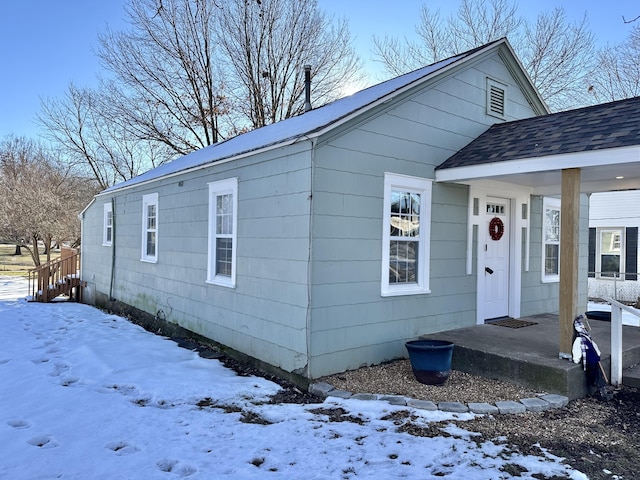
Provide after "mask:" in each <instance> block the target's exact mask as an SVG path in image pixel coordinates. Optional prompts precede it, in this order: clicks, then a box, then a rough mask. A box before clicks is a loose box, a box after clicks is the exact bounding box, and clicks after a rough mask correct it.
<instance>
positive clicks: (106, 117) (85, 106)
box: [38, 84, 170, 189]
mask: <svg viewBox="0 0 640 480" xmlns="http://www.w3.org/2000/svg"><path fill="white" fill-rule="evenodd" d="M38 118H39V122H40V124H41V125H42V126H43V127H44V130H45V135H46V136H47V137H48V138H49V139H50V140H52V141H53V142H54V144H55V145H57V146H58V148H59V152H60V153H61V154H63V155H64V156H65V158H66V159H67V164H68V165H69V166H71V167H72V169H73V171H74V172H76V173H77V174H78V175H81V176H84V177H87V176H89V177H93V178H95V180H96V181H97V182H98V185H99V186H100V188H102V189H105V188H107V187H109V186H111V185H113V184H114V183H116V182H119V181H124V180H128V179H130V178H132V177H135V176H136V175H139V174H140V173H143V172H144V171H146V170H148V169H149V168H153V167H155V166H158V165H160V164H162V163H163V162H165V161H167V160H169V159H170V153H169V152H167V151H166V149H162V148H160V147H159V146H158V144H157V143H154V142H150V141H147V140H143V139H139V138H136V137H135V136H134V135H133V134H132V133H131V131H129V130H128V129H127V128H126V127H125V126H123V124H122V123H121V122H119V121H117V120H118V119H117V118H114V117H112V116H110V108H109V99H108V98H107V97H105V95H104V94H102V93H101V92H96V91H93V90H90V89H86V88H79V87H77V86H75V85H73V84H70V85H69V88H68V90H67V92H66V94H65V96H64V97H62V98H58V99H47V100H42V101H41V112H40V114H39V116H38Z"/></svg>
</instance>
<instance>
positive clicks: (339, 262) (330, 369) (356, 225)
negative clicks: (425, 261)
mask: <svg viewBox="0 0 640 480" xmlns="http://www.w3.org/2000/svg"><path fill="white" fill-rule="evenodd" d="M487 77H491V78H492V79H493V80H495V81H498V82H501V83H503V84H505V85H507V86H508V93H507V106H506V118H505V119H506V120H513V119H518V118H523V117H529V116H532V115H534V110H533V108H532V107H531V106H530V105H529V103H528V101H527V99H526V97H525V95H524V94H523V93H522V92H521V90H520V87H519V85H518V84H517V82H516V81H515V80H514V79H513V77H512V76H511V73H510V70H509V69H508V68H507V67H506V66H505V64H504V63H503V61H502V57H501V56H500V54H499V53H498V52H497V51H493V53H491V54H488V55H485V56H483V57H479V58H475V59H474V60H473V61H469V62H466V63H464V64H463V65H461V66H458V67H455V68H452V69H451V70H450V71H448V72H447V73H446V74H442V75H434V76H433V77H432V78H430V79H429V80H428V81H427V82H426V83H424V84H422V85H419V86H416V87H414V88H413V90H411V89H409V90H406V91H403V92H402V93H398V95H397V96H396V97H395V98H393V99H390V100H389V101H388V102H386V103H384V104H380V105H377V106H374V107H373V108H369V109H364V111H362V112H360V113H359V114H358V115H356V116H354V117H353V118H351V119H349V120H345V121H344V123H341V124H339V125H337V124H336V125H335V126H333V128H329V129H327V130H326V131H325V132H324V134H317V135H316V133H315V132H314V134H313V135H310V138H309V139H304V140H300V139H299V140H298V141H297V142H296V143H292V144H290V145H287V146H285V147H282V148H278V149H274V150H269V151H267V152H262V153H256V154H254V155H248V156H245V157H242V158H236V159H232V160H230V161H227V162H220V163H218V164H211V165H209V166H206V167H204V168H199V169H197V170H195V171H191V172H185V173H182V174H176V175H173V176H170V177H162V178H159V179H156V180H154V181H151V182H149V183H146V184H140V185H137V186H133V187H130V188H127V189H121V190H117V191H116V192H115V193H113V195H108V194H103V195H100V196H98V197H97V198H96V201H95V202H94V203H93V204H92V205H91V206H90V207H88V209H87V210H86V211H85V213H84V219H83V228H84V231H83V242H82V252H83V257H82V258H83V273H82V274H83V280H85V281H86V282H87V285H88V287H87V289H86V297H85V298H86V299H87V300H88V301H89V302H92V301H96V300H97V299H98V297H100V296H102V297H104V296H106V295H109V293H110V289H111V284H113V289H112V294H113V297H114V298H115V299H117V300H119V301H121V302H124V303H126V304H130V305H133V306H134V307H137V308H139V309H141V310H144V311H146V312H149V313H150V314H152V315H157V316H158V317H160V318H165V319H166V320H168V321H170V322H174V323H177V324H179V325H181V326H183V327H185V328H187V329H189V330H192V331H194V332H196V333H198V334H201V335H204V336H206V337H209V338H211V339H213V340H215V341H217V342H220V343H222V344H224V345H227V346H229V347H231V348H233V349H235V350H238V351H240V352H242V353H244V354H247V355H250V356H252V357H255V358H257V359H259V360H262V361H264V362H267V363H269V364H272V365H274V366H276V367H278V368H280V369H283V370H285V371H287V372H295V373H299V374H302V375H304V376H308V377H310V378H317V377H320V376H322V375H327V374H331V373H335V372H339V371H344V370H347V369H353V368H357V367H359V366H361V365H363V364H375V363H380V362H382V361H385V360H390V359H394V358H398V357H403V356H405V355H406V351H405V348H404V342H405V341H406V340H409V339H413V338H416V337H418V336H419V335H422V334H427V333H434V332H438V331H442V330H447V329H452V328H458V327H464V326H469V325H473V324H475V322H476V301H477V299H476V289H477V281H476V275H475V274H471V275H469V274H467V272H466V255H467V224H468V205H467V202H468V187H466V186H463V185H455V184H434V185H433V190H432V202H431V208H430V212H429V213H430V217H431V218H430V222H431V237H430V238H429V239H427V241H428V242H429V245H430V258H429V264H430V275H429V287H430V293H421V294H417V295H405V296H382V294H381V275H382V251H383V245H382V238H383V232H382V225H383V200H384V175H385V172H387V173H393V174H400V175H408V176H414V177H421V178H426V179H434V177H435V175H434V170H435V167H436V166H438V165H440V164H441V163H442V162H444V161H445V160H446V159H447V158H449V157H450V156H451V155H452V154H454V153H455V152H457V151H458V150H459V149H461V148H462V147H464V146H465V145H467V144H468V143H469V142H471V141H472V140H473V139H474V138H476V137H477V136H478V135H479V134H481V133H482V132H484V131H485V130H486V129H487V128H489V127H490V126H491V125H492V124H493V123H495V122H497V121H501V120H498V119H496V118H495V117H492V116H489V115H487V113H486V85H487ZM341 121H342V119H341ZM231 177H236V178H237V179H238V225H237V245H236V246H237V278H236V287H235V288H228V287H223V286H217V285H211V284H208V283H207V282H206V279H207V261H208V256H207V242H208V227H209V225H208V183H209V182H214V181H219V180H224V179H227V178H231ZM150 193H157V194H158V244H157V249H158V261H157V263H148V262H141V261H140V257H141V228H142V227H141V221H142V211H141V210H142V203H141V202H142V196H143V195H145V194H150ZM112 197H113V198H114V199H115V208H114V223H115V249H112V248H111V247H103V246H102V216H103V204H104V202H109V201H111V198H112ZM537 208H538V210H537V211H535V209H534V208H532V240H533V239H534V238H536V237H535V235H536V230H535V229H536V228H537V235H538V237H539V233H540V225H539V219H537V220H536V219H535V216H536V215H538V216H539V214H540V212H539V210H540V208H539V206H538V207H537ZM423 215H424V216H425V217H426V213H425V212H423ZM536 222H537V224H536ZM536 225H537V226H536ZM476 238H477V236H476ZM537 249H538V250H537V253H536V246H535V245H534V244H533V243H532V254H531V255H532V257H531V258H532V260H531V265H532V267H533V268H538V269H539V265H538V264H539V262H536V260H535V258H536V255H538V258H539V255H540V252H539V250H540V246H539V244H538V246H537ZM474 251H475V250H474ZM112 252H115V268H114V270H113V271H112V267H111V266H112ZM585 265H586V262H585ZM474 268H475V267H474ZM538 273H539V271H538ZM535 275H536V272H535V271H533V270H532V271H531V272H529V273H527V274H526V275H525V279H524V281H523V311H529V312H533V311H536V312H537V311H547V310H545V308H546V307H547V304H546V303H545V302H544V299H546V298H547V296H548V295H550V294H551V293H552V292H551V293H550V290H552V289H553V287H552V286H547V285H545V286H540V282H539V275H538V277H537V280H538V283H535V281H534V277H535ZM525 283H526V284H527V285H526V286H525ZM530 288H531V290H532V293H531V295H529V292H528V290H529V289H530ZM524 290H527V293H526V295H525V294H524ZM545 295H546V296H545ZM556 296H557V294H556ZM525 302H526V305H525Z"/></svg>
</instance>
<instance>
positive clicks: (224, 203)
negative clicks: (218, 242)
mask: <svg viewBox="0 0 640 480" xmlns="http://www.w3.org/2000/svg"><path fill="white" fill-rule="evenodd" d="M232 200H233V195H231V194H228V195H218V196H217V197H216V233H217V234H222V235H231V234H232V233H233V201H232Z"/></svg>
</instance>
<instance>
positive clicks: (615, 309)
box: [605, 298, 640, 385]
mask: <svg viewBox="0 0 640 480" xmlns="http://www.w3.org/2000/svg"><path fill="white" fill-rule="evenodd" d="M605 300H606V301H607V302H609V303H610V304H611V384H612V385H620V384H621V383H622V311H623V310H624V311H626V312H628V313H630V314H632V315H635V316H636V317H638V318H640V310H638V309H636V308H633V307H629V306H628V305H625V304H623V303H620V302H618V301H617V300H613V299H612V298H606V299H605Z"/></svg>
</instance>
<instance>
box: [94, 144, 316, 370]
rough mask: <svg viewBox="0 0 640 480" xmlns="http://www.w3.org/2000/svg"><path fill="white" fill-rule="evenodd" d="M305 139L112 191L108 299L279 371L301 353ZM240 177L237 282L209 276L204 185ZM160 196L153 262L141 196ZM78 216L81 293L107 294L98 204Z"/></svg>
mask: <svg viewBox="0 0 640 480" xmlns="http://www.w3.org/2000/svg"><path fill="white" fill-rule="evenodd" d="M309 159H310V152H309V143H302V144H300V145H297V146H295V147H291V148H288V149H279V150H276V151H275V152H271V153H269V154H263V155H257V156H254V157H249V158H246V159H244V160H241V161H236V162H230V163H226V164H221V165H212V166H210V167H208V168H204V169H201V170H198V171H195V172H191V173H185V174H182V175H177V176H175V177H172V178H165V179H162V180H158V181H155V182H151V183H149V184H146V185H141V186H137V187H133V188H130V189H127V190H123V191H118V192H116V193H115V194H114V195H113V197H114V198H115V202H116V203H115V210H114V218H115V223H116V236H115V245H116V247H115V255H116V258H115V270H114V278H113V297H114V298H115V299H117V300H119V301H121V302H124V303H126V304H129V305H132V306H134V307H136V308H139V309H141V310H143V311H146V312H148V313H151V314H152V315H157V316H158V317H161V318H166V320H168V321H170V322H174V323H177V324H179V325H181V326H183V327H185V328H187V329H189V330H191V331H194V332H196V333H199V334H201V335H204V336H206V337H209V338H211V339H213V340H215V341H217V342H220V343H222V344H224V345H227V346H229V347H231V348H234V349H236V350H238V351H241V352H243V353H245V354H247V355H250V356H253V357H255V358H257V359H260V360H262V361H265V362H267V363H270V364H273V365H277V366H279V367H280V368H282V369H284V370H286V371H297V370H300V371H303V372H304V369H305V368H306V364H307V359H306V356H307V355H306V354H307V337H306V335H307V333H306V324H307V307H308V289H307V265H308V256H309V209H310V192H311V189H310V183H311V170H310V161H309ZM231 177H237V178H238V234H237V283H236V288H228V287H222V286H217V285H211V284H208V283H207V282H206V279H207V261H208V260H207V258H208V257H207V242H208V208H209V207H208V183H209V182H212V181H217V180H223V179H226V178H231ZM156 192H157V193H158V245H157V249H158V262H157V263H147V262H141V261H140V256H141V235H142V233H141V231H142V230H141V229H142V226H141V221H142V204H141V201H142V196H143V195H145V194H148V193H156ZM107 201H111V196H108V195H102V196H99V197H98V198H97V200H96V201H95V202H94V204H93V205H91V207H89V208H88V209H87V211H86V212H85V214H84V221H83V225H84V232H83V233H84V237H83V247H82V248H83V264H84V269H83V279H84V280H86V281H87V283H88V287H87V290H86V292H87V297H88V298H87V299H88V301H90V302H91V301H95V298H96V295H99V294H103V295H108V294H109V290H110V281H111V253H112V250H111V248H110V247H103V246H101V243H102V240H101V239H102V215H103V214H102V212H103V203H104V202H107Z"/></svg>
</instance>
